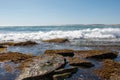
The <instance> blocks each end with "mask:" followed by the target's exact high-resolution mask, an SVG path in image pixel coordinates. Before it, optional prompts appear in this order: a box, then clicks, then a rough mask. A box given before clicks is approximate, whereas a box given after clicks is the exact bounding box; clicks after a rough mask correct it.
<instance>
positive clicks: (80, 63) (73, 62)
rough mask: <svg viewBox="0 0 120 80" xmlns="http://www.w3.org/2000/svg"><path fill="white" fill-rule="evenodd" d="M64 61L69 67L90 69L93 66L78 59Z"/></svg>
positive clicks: (72, 58) (70, 58) (69, 58)
mask: <svg viewBox="0 0 120 80" xmlns="http://www.w3.org/2000/svg"><path fill="white" fill-rule="evenodd" d="M66 59H67V61H68V63H69V65H71V66H78V67H83V68H90V67H93V66H94V64H92V63H91V62H89V61H86V60H82V59H80V58H78V57H68V58H66Z"/></svg>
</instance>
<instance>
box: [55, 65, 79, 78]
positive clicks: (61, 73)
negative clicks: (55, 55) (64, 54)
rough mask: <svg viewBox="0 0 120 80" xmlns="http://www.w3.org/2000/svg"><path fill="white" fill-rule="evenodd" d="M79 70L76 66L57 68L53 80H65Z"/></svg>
mask: <svg viewBox="0 0 120 80" xmlns="http://www.w3.org/2000/svg"><path fill="white" fill-rule="evenodd" d="M77 70H78V69H77V68H76V67H70V68H67V69H58V70H55V71H54V75H53V80H64V79H65V78H68V77H70V76H71V75H72V74H73V73H76V72H77Z"/></svg>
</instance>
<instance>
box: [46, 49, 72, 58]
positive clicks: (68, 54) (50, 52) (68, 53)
mask: <svg viewBox="0 0 120 80" xmlns="http://www.w3.org/2000/svg"><path fill="white" fill-rule="evenodd" d="M44 54H48V55H53V54H59V55H62V56H64V57H73V56H74V50H71V49H61V50H46V51H45V53H44Z"/></svg>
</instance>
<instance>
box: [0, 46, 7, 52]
mask: <svg viewBox="0 0 120 80" xmlns="http://www.w3.org/2000/svg"><path fill="white" fill-rule="evenodd" d="M6 48H7V47H6V46H3V45H0V53H3V52H5V51H6Z"/></svg>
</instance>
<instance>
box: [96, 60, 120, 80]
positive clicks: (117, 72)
mask: <svg viewBox="0 0 120 80" xmlns="http://www.w3.org/2000/svg"><path fill="white" fill-rule="evenodd" d="M94 73H95V74H97V75H98V76H99V77H100V78H101V80H120V62H114V61H112V60H105V61H103V62H102V67H101V68H100V69H96V70H95V71H94Z"/></svg>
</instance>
